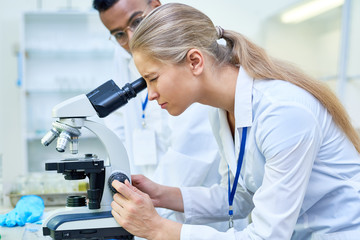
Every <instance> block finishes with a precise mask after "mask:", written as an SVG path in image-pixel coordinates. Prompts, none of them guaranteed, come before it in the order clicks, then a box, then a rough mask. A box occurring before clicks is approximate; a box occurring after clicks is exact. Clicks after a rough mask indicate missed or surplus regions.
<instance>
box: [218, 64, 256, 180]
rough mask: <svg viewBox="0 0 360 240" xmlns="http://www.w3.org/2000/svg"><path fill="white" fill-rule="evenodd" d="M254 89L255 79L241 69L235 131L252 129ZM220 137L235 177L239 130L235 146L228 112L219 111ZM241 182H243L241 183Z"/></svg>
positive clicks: (236, 134) (236, 99)
mask: <svg viewBox="0 0 360 240" xmlns="http://www.w3.org/2000/svg"><path fill="white" fill-rule="evenodd" d="M252 88H253V78H251V77H250V76H249V75H247V73H246V72H245V70H244V69H243V68H240V69H239V74H238V78H237V82H236V91H235V94H236V95H235V104H234V107H235V129H239V128H243V127H250V126H251V125H252ZM218 117H219V125H220V126H219V135H220V138H221V143H222V148H223V149H224V151H223V154H224V156H225V158H226V160H227V163H228V164H229V167H230V170H231V172H232V173H233V174H234V175H235V173H236V163H237V156H238V154H239V148H240V147H239V148H235V146H237V145H238V144H239V141H240V140H241V139H239V136H238V130H235V144H234V140H233V137H232V134H231V130H230V128H229V124H228V121H227V115H226V111H225V110H223V109H218ZM240 182H241V181H240Z"/></svg>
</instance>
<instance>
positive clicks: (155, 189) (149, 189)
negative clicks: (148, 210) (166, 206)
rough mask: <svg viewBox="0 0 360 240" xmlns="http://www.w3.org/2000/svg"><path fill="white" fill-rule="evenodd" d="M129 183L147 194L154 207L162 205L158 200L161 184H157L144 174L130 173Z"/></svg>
mask: <svg viewBox="0 0 360 240" xmlns="http://www.w3.org/2000/svg"><path fill="white" fill-rule="evenodd" d="M131 183H132V185H133V186H134V187H136V188H137V189H139V190H140V191H142V192H144V193H146V194H148V195H149V197H150V199H151V201H152V203H153V205H154V207H162V206H161V202H160V197H161V187H162V186H161V185H160V184H157V183H155V182H153V181H151V180H150V179H148V178H147V177H145V176H144V175H131Z"/></svg>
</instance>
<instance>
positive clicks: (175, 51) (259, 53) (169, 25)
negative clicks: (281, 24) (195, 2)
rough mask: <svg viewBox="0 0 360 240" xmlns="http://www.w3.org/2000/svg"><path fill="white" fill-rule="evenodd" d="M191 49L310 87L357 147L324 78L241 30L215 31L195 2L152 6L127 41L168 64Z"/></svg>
mask: <svg viewBox="0 0 360 240" xmlns="http://www.w3.org/2000/svg"><path fill="white" fill-rule="evenodd" d="M219 37H222V38H223V39H224V40H225V41H226V46H223V45H221V44H218V43H217V40H218V39H219ZM192 48H197V49H200V50H202V51H203V52H205V53H206V54H208V55H209V56H211V57H212V58H213V59H214V60H215V62H216V63H217V65H218V66H222V65H224V64H231V65H234V66H237V67H240V66H242V67H243V68H244V70H245V71H246V72H247V74H248V75H249V76H251V77H253V78H255V79H281V80H284V81H288V82H291V83H293V84H295V85H297V86H299V87H301V88H303V89H305V90H306V91H308V92H310V93H311V94H312V95H313V96H314V97H316V98H317V99H318V100H319V101H320V102H321V103H322V105H323V106H325V107H326V109H327V110H328V111H329V113H330V114H331V115H332V117H333V119H334V121H335V123H336V124H337V125H338V126H339V127H340V128H341V129H342V130H343V131H344V133H345V134H346V135H347V137H348V138H349V139H350V141H351V142H352V143H353V144H354V146H355V148H356V150H357V151H358V152H360V139H359V136H358V134H357V132H356V130H355V129H354V127H353V126H352V124H351V122H350V119H349V116H348V114H347V112H346V111H345V109H344V107H343V106H342V104H341V103H340V101H339V100H338V99H337V97H336V96H335V94H334V93H333V92H332V91H331V90H330V89H329V88H328V87H327V86H326V85H325V84H324V83H322V82H320V81H317V80H315V79H313V78H311V77H309V76H308V75H306V74H305V73H303V72H302V71H301V70H299V69H298V68H296V67H295V66H293V65H291V64H290V63H287V62H285V61H281V60H278V59H275V58H272V57H270V56H269V55H268V54H267V53H266V52H265V51H264V49H262V48H261V47H259V46H257V45H256V44H254V43H252V42H251V41H249V40H248V39H247V38H245V37H244V36H243V35H242V34H240V33H237V32H234V31H229V30H222V29H221V30H220V31H219V28H217V27H215V26H214V24H213V23H212V21H211V20H210V18H209V17H207V16H206V15H205V14H203V13H202V12H200V11H198V10H196V9H195V8H193V7H190V6H187V5H185V4H179V3H169V4H164V5H162V6H160V7H158V8H156V9H154V10H153V11H152V12H151V13H150V14H149V15H148V16H147V17H146V18H145V19H144V21H143V22H142V23H141V24H140V25H139V26H138V28H137V29H136V30H135V32H134V35H133V37H132V39H131V41H130V49H131V51H132V52H135V51H138V50H140V51H141V53H142V54H146V55H148V56H151V58H152V59H156V60H158V61H160V62H164V63H170V64H180V63H182V62H183V61H184V60H185V58H186V54H187V52H188V51H189V50H190V49H192Z"/></svg>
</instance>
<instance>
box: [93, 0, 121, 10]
mask: <svg viewBox="0 0 360 240" xmlns="http://www.w3.org/2000/svg"><path fill="white" fill-rule="evenodd" d="M118 1H119V0H94V1H93V7H94V8H95V9H96V10H98V11H99V12H103V11H106V10H108V9H109V8H111V7H112V6H113V5H114V4H115V3H117V2H118Z"/></svg>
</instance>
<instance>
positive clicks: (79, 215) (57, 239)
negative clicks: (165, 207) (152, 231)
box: [43, 207, 134, 240]
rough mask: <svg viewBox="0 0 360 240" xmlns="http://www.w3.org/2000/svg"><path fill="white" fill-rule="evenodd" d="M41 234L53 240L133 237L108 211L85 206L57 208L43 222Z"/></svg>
mask: <svg viewBox="0 0 360 240" xmlns="http://www.w3.org/2000/svg"><path fill="white" fill-rule="evenodd" d="M43 235H44V236H50V237H51V238H52V239H54V240H61V239H100V240H103V239H121V240H132V239H134V237H133V235H132V234H130V233H129V232H127V231H126V230H125V229H124V228H122V227H121V226H120V225H119V224H118V223H117V222H116V221H115V219H114V218H113V216H112V215H111V212H110V211H101V210H100V211H98V212H90V210H88V209H87V208H86V207H82V208H67V209H65V210H64V211H61V209H59V211H58V212H55V213H54V215H52V216H50V217H49V218H48V219H46V220H45V222H44V223H43Z"/></svg>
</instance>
